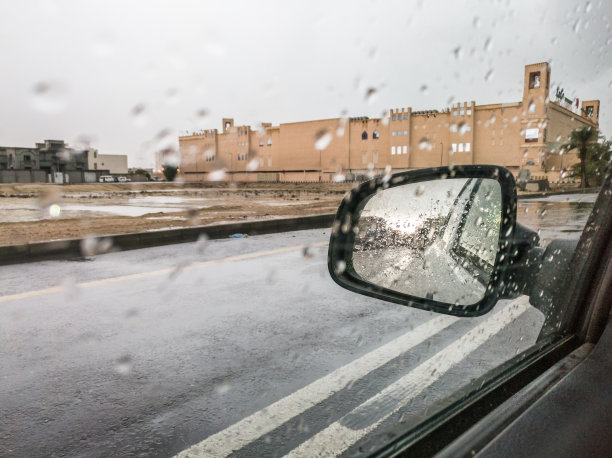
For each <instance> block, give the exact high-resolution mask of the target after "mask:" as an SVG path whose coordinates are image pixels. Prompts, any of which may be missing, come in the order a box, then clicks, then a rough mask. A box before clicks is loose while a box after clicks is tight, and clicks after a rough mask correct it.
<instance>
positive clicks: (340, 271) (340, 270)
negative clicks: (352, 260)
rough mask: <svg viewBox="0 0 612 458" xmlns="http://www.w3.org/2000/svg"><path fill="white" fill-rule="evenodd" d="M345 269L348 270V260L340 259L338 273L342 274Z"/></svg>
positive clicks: (337, 265)
mask: <svg viewBox="0 0 612 458" xmlns="http://www.w3.org/2000/svg"><path fill="white" fill-rule="evenodd" d="M345 270H346V262H344V261H338V262H337V263H336V274H338V275H342V274H343V273H344V271H345Z"/></svg>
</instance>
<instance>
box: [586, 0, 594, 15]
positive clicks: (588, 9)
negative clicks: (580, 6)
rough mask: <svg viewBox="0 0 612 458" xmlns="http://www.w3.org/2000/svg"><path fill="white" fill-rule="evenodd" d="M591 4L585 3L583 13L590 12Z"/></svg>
mask: <svg viewBox="0 0 612 458" xmlns="http://www.w3.org/2000/svg"><path fill="white" fill-rule="evenodd" d="M591 6H592V5H591V2H586V5H584V12H585V13H587V14H588V13H590V12H591Z"/></svg>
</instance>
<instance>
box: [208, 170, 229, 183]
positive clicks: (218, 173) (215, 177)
mask: <svg viewBox="0 0 612 458" xmlns="http://www.w3.org/2000/svg"><path fill="white" fill-rule="evenodd" d="M225 175H226V173H225V170H224V169H219V170H215V171H213V172H210V173H209V174H208V181H221V180H223V179H225Z"/></svg>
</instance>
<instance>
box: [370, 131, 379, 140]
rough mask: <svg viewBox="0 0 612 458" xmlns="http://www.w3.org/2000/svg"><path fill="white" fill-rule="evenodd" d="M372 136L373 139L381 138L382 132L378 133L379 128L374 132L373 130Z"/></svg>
mask: <svg viewBox="0 0 612 458" xmlns="http://www.w3.org/2000/svg"><path fill="white" fill-rule="evenodd" d="M372 138H373V139H377V138H380V134H379V133H378V131H377V130H375V131H374V132H372Z"/></svg>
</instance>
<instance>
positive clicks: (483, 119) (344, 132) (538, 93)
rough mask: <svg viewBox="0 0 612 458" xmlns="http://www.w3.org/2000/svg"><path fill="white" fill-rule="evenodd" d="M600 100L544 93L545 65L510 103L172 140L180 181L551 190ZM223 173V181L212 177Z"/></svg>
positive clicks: (594, 123)
mask: <svg viewBox="0 0 612 458" xmlns="http://www.w3.org/2000/svg"><path fill="white" fill-rule="evenodd" d="M598 124H599V101H598V100H591V101H583V102H582V104H580V102H579V101H578V99H575V100H570V99H567V98H566V97H565V95H564V94H563V91H562V90H560V89H557V90H556V92H555V94H551V93H550V67H549V65H548V63H539V64H532V65H527V66H525V69H524V87H523V98H522V100H521V101H519V102H514V103H498V104H490V105H476V103H475V102H474V101H470V102H462V103H457V104H454V105H453V106H451V107H449V108H446V109H444V110H441V111H438V110H428V111H412V109H411V108H410V107H405V108H394V109H391V110H390V114H389V116H388V118H384V119H380V118H368V117H357V118H349V119H344V118H333V119H322V120H317V121H305V122H295V123H285V124H280V125H279V126H272V125H271V124H263V125H262V126H261V128H258V129H253V128H251V127H250V126H246V125H241V126H237V125H234V120H233V119H231V118H226V119H223V130H222V131H221V132H218V131H217V129H210V130H204V131H201V132H198V133H194V134H192V135H186V136H181V137H179V150H180V163H181V172H182V173H183V174H185V175H184V177H185V179H186V180H190V181H192V180H193V181H197V180H209V179H218V178H221V177H222V179H226V180H233V181H334V180H335V179H337V178H338V177H344V176H346V177H347V179H352V178H357V179H359V178H365V177H367V176H371V175H372V173H376V174H378V173H382V171H384V169H385V168H386V167H387V166H391V168H392V169H393V171H402V170H409V169H415V168H421V167H434V166H440V165H450V164H456V165H459V164H495V165H502V166H505V167H507V168H509V169H510V170H512V171H513V173H515V174H518V171H519V170H521V169H528V170H529V171H530V172H531V175H532V177H547V178H548V179H549V180H550V181H557V180H559V179H560V178H561V177H563V176H564V175H563V174H561V171H562V170H564V169H566V168H568V167H569V166H570V165H571V164H573V163H574V162H576V161H577V158H576V154H575V153H565V154H559V146H560V145H561V144H562V142H564V141H565V139H566V138H567V136H568V135H569V133H570V132H571V131H572V130H574V129H576V128H580V127H585V126H590V127H594V128H597V127H598ZM220 170H223V171H225V172H226V173H225V174H222V173H221V174H220V173H215V174H214V175H212V176H209V174H210V173H211V172H218V171H220Z"/></svg>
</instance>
